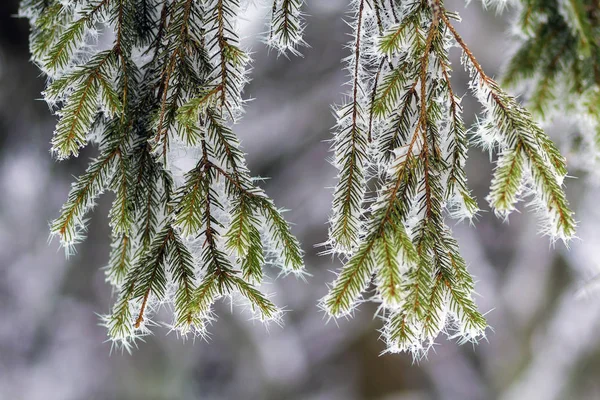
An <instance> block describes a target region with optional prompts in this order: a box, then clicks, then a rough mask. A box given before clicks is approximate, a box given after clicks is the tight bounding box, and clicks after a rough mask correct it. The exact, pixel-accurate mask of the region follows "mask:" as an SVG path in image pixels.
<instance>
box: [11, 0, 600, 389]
mask: <svg viewBox="0 0 600 400" xmlns="http://www.w3.org/2000/svg"><path fill="white" fill-rule="evenodd" d="M446 3H447V5H448V8H454V9H458V10H460V11H461V12H462V16H463V22H462V23H461V24H459V25H458V28H459V30H460V32H461V33H462V34H464V37H465V40H466V41H467V42H468V43H469V44H470V45H471V47H472V49H473V51H474V52H475V54H476V55H477V56H478V58H479V59H480V60H481V62H482V64H483V65H484V67H485V69H486V70H487V71H488V73H489V74H491V75H497V74H498V73H499V71H500V70H501V66H502V64H503V61H504V59H505V58H506V56H507V54H508V52H509V49H510V48H511V45H510V41H509V40H508V37H507V35H506V34H505V33H504V32H505V29H506V27H507V22H506V18H507V17H509V16H510V12H509V13H507V15H505V16H503V17H498V16H495V15H494V14H493V12H489V11H484V10H483V9H482V7H481V4H480V2H473V3H472V4H471V5H470V6H468V7H467V8H466V9H465V7H464V2H462V1H461V0H454V1H447V2H446ZM347 6H348V2H347V1H346V0H308V1H307V9H306V12H307V14H308V15H309V16H308V28H307V32H306V33H307V36H306V40H307V42H309V43H310V45H311V46H312V47H311V48H309V49H304V51H303V53H304V57H303V58H293V59H291V60H287V59H286V58H284V57H279V58H278V57H277V56H276V54H273V53H270V54H269V53H268V52H267V51H266V49H265V48H264V46H263V45H262V44H261V43H259V42H258V41H256V40H253V39H252V35H254V34H255V33H256V32H260V31H261V30H262V29H263V28H264V21H263V20H262V17H263V16H264V14H265V13H264V10H263V11H260V12H258V11H256V12H255V11H251V12H249V14H248V19H249V20H251V21H252V22H250V21H249V22H248V23H246V24H245V26H244V29H245V32H246V33H247V34H248V36H249V39H248V43H249V44H250V45H251V47H252V49H253V51H254V59H255V60H256V61H255V63H254V67H255V68H254V71H253V74H252V76H253V82H252V83H251V84H250V85H249V86H248V88H247V91H246V94H247V96H248V97H252V98H254V99H255V100H254V101H252V102H250V103H249V104H248V108H247V115H246V117H245V118H244V119H243V121H242V123H241V124H240V125H239V126H238V127H237V131H238V132H239V135H240V136H241V138H242V140H243V145H244V149H245V150H246V151H247V152H248V161H249V165H250V168H251V170H252V172H253V173H254V174H255V175H260V176H269V177H271V178H272V179H270V180H268V181H267V182H266V184H265V188H266V190H267V192H268V193H269V194H270V195H271V196H272V197H273V198H274V199H275V200H276V203H277V204H278V205H279V206H282V207H286V208H288V209H290V210H292V211H290V212H289V213H288V214H287V216H288V219H289V220H290V221H292V222H294V223H295V226H294V232H295V233H296V234H297V235H298V237H299V238H300V240H301V242H302V243H303V247H304V249H305V250H306V252H307V256H306V263H307V266H308V270H309V272H310V273H311V274H312V277H310V278H309V279H308V283H303V282H301V281H297V280H296V279H294V278H293V277H287V278H283V279H277V280H275V279H273V280H272V281H271V283H270V285H269V287H268V288H267V289H268V290H269V291H272V292H275V293H276V294H277V296H276V301H277V303H278V304H279V305H282V306H285V307H286V308H287V309H288V310H290V311H289V312H288V313H287V314H286V316H285V327H284V328H280V327H277V326H271V327H270V328H269V330H268V331H267V330H266V329H265V328H264V327H263V326H262V325H261V324H259V323H256V322H252V321H248V315H246V314H244V313H240V312H239V311H236V310H234V311H233V312H231V310H230V307H229V304H227V303H220V304H219V305H218V306H217V310H216V311H217V314H218V315H219V318H218V320H217V321H216V322H215V323H214V324H213V326H212V327H211V328H210V332H211V337H210V339H209V341H208V342H204V341H196V342H195V343H192V342H186V343H183V342H182V341H181V340H180V339H179V338H177V337H176V336H175V335H173V334H171V335H167V333H168V332H167V330H166V329H160V328H159V329H155V335H154V336H151V337H148V338H147V340H146V342H145V343H140V345H139V349H138V350H136V351H134V352H133V354H132V355H128V354H121V353H114V352H113V353H112V354H111V353H110V344H109V343H106V342H105V339H106V331H105V328H103V327H101V326H99V325H98V323H99V320H98V317H97V316H96V313H98V314H102V313H106V312H108V311H109V309H110V305H111V302H112V300H113V297H112V293H111V289H110V287H109V285H108V284H106V283H105V282H104V273H103V271H102V270H101V268H102V267H103V266H104V265H105V264H106V262H107V258H108V251H109V244H108V237H109V229H108V225H107V220H106V215H107V212H108V209H109V206H110V201H111V199H112V196H111V195H106V196H105V197H103V198H102V199H101V200H100V202H99V204H98V207H97V208H96V210H95V213H94V214H93V217H92V218H91V221H90V224H89V236H88V239H87V241H86V242H85V243H84V244H82V245H80V246H78V248H77V250H78V252H77V254H76V255H74V256H72V257H71V258H70V259H68V260H67V259H65V257H64V254H63V252H62V250H60V249H59V248H58V244H57V243H56V242H53V243H50V244H48V227H47V225H48V222H49V221H50V220H51V219H53V218H54V217H56V216H57V212H58V210H59V208H60V205H61V204H62V202H63V201H64V200H65V198H66V195H67V193H68V190H69V184H70V182H71V181H72V179H73V178H72V176H73V175H77V174H79V173H81V172H82V171H83V170H84V169H85V165H86V162H87V160H88V159H89V157H93V156H94V155H95V152H96V150H97V149H94V148H93V147H88V148H87V149H86V150H85V151H84V154H82V155H81V156H80V157H79V158H78V159H74V160H70V161H66V162H61V163H57V162H54V161H53V160H52V159H51V157H50V154H49V151H48V149H49V146H50V145H49V142H50V139H51V135H52V131H53V128H54V124H55V122H56V121H55V117H53V116H52V115H51V114H50V112H49V110H48V108H47V106H46V105H45V103H44V102H42V101H39V100H36V99H39V98H40V94H39V93H40V91H41V90H42V89H43V87H44V82H45V79H44V78H43V77H41V76H40V74H39V72H38V70H37V68H36V67H35V66H34V65H32V64H30V63H29V62H28V49H27V34H28V29H27V23H26V21H23V20H18V19H15V18H13V17H12V15H14V14H15V13H16V10H17V0H3V1H0V399H11V400H21V399H23V400H37V399H44V400H70V399H74V400H75V399H86V400H90V399H124V400H129V399H131V400H136V399H144V400H162V399H164V400H167V399H244V400H254V399H258V400H270V399H273V400H279V399H289V400H293V399H315V400H316V399H323V400H325V399H327V400H338V399H339V400H352V399H373V400H422V399H423V400H424V399H448V400H471V399H473V400H477V399H515V400H524V399H528V400H531V399H544V400H547V399H598V398H600V381H599V380H597V377H598V376H599V373H600V336H599V335H598V334H597V332H598V331H599V328H600V296H598V295H597V294H593V293H592V294H586V295H583V296H580V295H579V294H580V293H581V288H582V286H583V284H584V283H585V282H589V281H590V280H592V279H593V277H594V276H595V274H597V273H598V271H600V268H599V267H598V257H597V254H598V245H599V244H600V230H599V229H598V226H600V225H599V223H600V215H598V213H599V211H598V207H597V204H596V202H597V200H596V199H597V198H598V194H599V193H598V190H597V186H596V185H595V184H594V182H593V181H592V180H591V179H590V178H589V177H587V176H585V175H584V174H583V173H579V172H578V171H572V174H573V175H574V176H576V177H577V178H579V179H570V180H569V182H568V184H569V197H570V199H571V201H572V203H573V204H574V206H575V208H576V210H577V212H578V214H577V216H578V219H579V220H580V221H582V222H581V228H580V230H579V237H580V238H581V239H580V240H576V241H574V242H573V244H572V246H571V247H572V249H571V251H570V252H567V251H566V249H565V248H564V246H563V245H562V244H560V243H559V244H557V245H556V246H555V247H552V246H550V245H549V243H548V240H547V238H543V237H540V236H539V235H538V233H537V229H538V228H537V225H536V221H535V217H533V216H531V214H530V213H527V212H522V213H520V214H515V215H513V216H512V217H511V220H510V224H508V223H503V222H502V221H499V220H498V219H496V218H495V217H494V215H493V213H491V212H490V211H489V209H488V207H487V204H486V203H485V196H486V194H487V190H488V186H489V175H490V172H491V168H492V167H491V164H490V160H489V157H488V155H487V154H484V153H482V152H481V151H480V150H478V149H473V150H472V151H471V152H470V154H471V158H470V160H469V164H468V170H469V171H468V173H469V179H470V183H471V186H472V187H473V189H474V191H475V193H476V195H477V197H478V199H479V203H480V206H481V207H482V208H483V210H484V211H483V212H482V213H481V215H480V216H479V218H478V220H477V221H476V224H475V225H476V226H469V225H468V224H459V225H456V226H455V227H454V230H455V232H456V236H457V237H458V238H459V241H460V244H461V247H462V251H463V254H464V256H465V258H466V259H467V261H468V262H469V264H470V269H471V270H472V271H473V273H474V274H475V275H476V276H477V279H478V283H477V291H478V292H479V294H480V295H481V296H480V297H479V298H478V299H477V301H478V304H479V305H480V308H481V309H482V311H485V312H487V311H489V313H488V318H489V323H490V325H491V326H492V327H493V330H490V331H489V337H488V342H484V343H481V344H480V345H478V346H475V347H474V346H472V345H464V346H459V345H457V344H456V343H455V342H453V341H446V340H445V339H442V338H440V342H439V346H436V347H435V350H434V351H432V352H431V353H430V354H429V356H428V358H427V359H425V360H421V361H420V363H418V364H414V363H413V360H412V358H411V357H410V355H383V356H380V353H381V352H382V351H383V350H384V344H383V343H382V342H381V341H380V340H379V338H378V336H379V334H378V329H380V328H381V322H380V321H379V320H377V319H373V317H372V316H373V312H374V310H375V307H376V306H375V305H373V304H364V305H362V306H361V307H360V309H359V310H358V312H357V313H356V316H355V318H353V319H351V320H348V321H345V320H344V321H339V323H338V324H336V323H335V322H333V321H330V322H327V320H326V318H324V315H323V313H322V312H321V311H320V310H319V309H318V308H317V306H316V302H317V300H318V299H319V298H320V297H322V296H323V295H324V294H325V292H326V286H325V284H326V282H330V281H331V280H332V278H333V274H332V272H331V271H332V270H335V269H337V268H339V266H340V264H339V262H338V261H336V260H332V259H331V257H319V256H317V253H318V251H319V249H318V248H315V247H314V245H315V244H317V243H321V242H323V241H324V240H325V239H326V234H327V226H326V224H325V222H326V220H327V217H328V213H329V208H330V202H331V190H327V189H326V188H328V187H331V186H332V185H333V184H334V176H335V171H334V169H333V168H332V167H331V166H330V165H329V164H328V162H327V158H328V157H330V153H329V152H328V148H329V143H327V142H326V141H327V140H328V139H330V137H331V132H330V127H331V126H333V124H334V119H333V117H332V115H331V111H330V110H331V109H330V105H331V104H333V103H336V102H340V101H341V100H342V98H343V96H342V93H343V92H344V89H343V88H342V84H343V83H344V81H345V79H346V77H345V76H344V73H343V72H342V68H341V67H342V65H341V63H340V60H341V58H342V57H343V56H345V55H346V51H347V50H345V49H344V45H345V43H346V42H347V41H348V40H349V36H348V35H347V34H348V33H349V32H348V27H347V25H346V24H345V23H344V22H343V20H342V18H343V17H344V15H345V13H346V12H347V9H346V8H347ZM453 56H454V57H453V59H454V60H455V66H456V69H457V72H456V74H455V77H454V79H455V81H456V87H457V88H461V89H460V90H459V92H465V91H466V88H467V86H466V84H467V82H466V76H465V74H464V73H462V71H459V70H460V66H459V64H458V63H457V54H454V55H453ZM464 104H465V118H466V119H467V120H468V121H469V122H472V121H473V120H474V118H475V115H476V113H477V112H478V111H479V109H478V107H477V105H476V104H475V103H474V101H472V100H471V99H470V98H469V97H468V96H467V97H466V98H465V101H464ZM559 125H560V124H556V125H555V126H554V127H551V129H550V131H551V133H552V135H553V136H555V137H557V138H558V137H561V135H562V136H564V135H566V133H565V132H567V130H566V129H563V128H562V127H561V128H558V126H559ZM568 156H569V157H572V155H570V154H569V155H568ZM521 209H522V210H523V211H524V209H525V207H524V206H523V207H522V208H521ZM271 272H272V273H271V275H272V276H273V277H275V273H274V271H271ZM594 377H595V378H594Z"/></svg>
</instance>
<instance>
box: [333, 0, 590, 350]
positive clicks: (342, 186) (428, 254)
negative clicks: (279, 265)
mask: <svg viewBox="0 0 600 400" xmlns="http://www.w3.org/2000/svg"><path fill="white" fill-rule="evenodd" d="M350 3H351V8H352V12H353V18H352V22H351V26H352V29H353V38H352V41H351V43H350V45H349V47H350V49H351V54H350V56H349V57H348V58H347V59H346V63H347V71H348V74H349V76H350V83H349V86H350V93H349V94H348V101H347V102H346V104H344V105H343V106H341V107H339V108H338V109H337V117H338V119H337V125H336V128H335V139H334V145H333V151H334V153H335V157H334V161H333V163H334V165H335V166H336V167H337V168H338V170H339V175H338V178H339V182H338V184H337V186H336V188H335V192H334V200H333V214H332V217H331V228H330V242H329V245H330V247H331V251H332V252H334V253H336V254H340V255H341V256H342V257H343V258H344V259H345V260H346V261H345V265H344V266H343V268H342V269H341V271H340V272H339V274H338V276H337V279H336V280H335V281H334V282H333V283H332V284H331V286H330V291H329V293H328V295H327V296H326V297H325V298H324V299H323V300H322V302H321V304H322V306H323V308H324V309H325V310H326V311H327V312H328V313H329V314H330V315H332V316H333V317H344V316H347V315H349V314H351V313H352V312H353V310H354V308H355V307H356V305H357V304H358V303H359V302H360V301H361V299H362V297H361V296H362V294H363V293H364V292H365V291H366V290H367V288H368V287H369V285H370V284H371V283H373V284H374V286H375V288H376V294H375V300H376V301H378V302H380V303H381V306H380V313H381V314H382V315H383V318H384V320H385V326H384V329H383V336H384V338H385V339H386V341H387V346H388V351H391V352H396V351H405V350H407V351H412V352H413V353H415V354H419V353H420V352H422V351H425V350H427V348H428V347H429V346H430V345H431V344H432V343H433V342H434V340H435V339H436V338H437V337H438V335H439V334H440V332H445V333H447V334H448V335H456V336H459V337H461V338H462V340H472V341H476V340H477V339H478V338H481V337H482V336H484V335H485V330H486V321H485V319H484V317H483V315H482V314H481V313H480V312H479V311H478V310H477V306H476V304H475V302H474V300H473V294H474V282H473V277H472V276H471V274H470V273H469V272H468V270H467V266H466V263H465V260H464V259H463V258H462V256H461V255H460V251H459V248H458V244H457V242H456V240H455V239H454V238H453V237H452V232H451V230H450V228H449V226H448V225H447V223H446V219H447V217H450V218H457V219H465V218H466V219H471V218H472V217H473V216H474V215H475V214H476V212H477V211H478V209H477V203H476V201H475V199H474V198H473V197H472V196H471V192H470V190H469V187H468V185H467V179H466V175H465V170H464V168H465V161H466V159H467V147H468V145H469V142H470V140H469V139H468V138H467V130H466V128H465V125H464V123H463V119H462V115H461V114H462V108H461V99H460V98H459V97H458V96H457V91H456V90H455V89H454V88H453V87H452V82H451V73H452V69H451V65H450V61H449V51H450V49H451V48H453V47H457V48H458V49H459V50H460V51H461V52H462V63H463V66H464V67H465V69H466V70H467V71H468V73H469V74H470V89H471V92H472V93H473V95H474V96H475V97H476V98H477V99H478V100H479V102H480V103H481V105H482V107H483V114H484V115H483V118H482V119H481V120H480V122H479V123H478V125H477V126H476V127H475V129H474V132H473V141H474V142H475V143H478V144H479V145H481V146H482V147H483V148H484V149H486V150H488V151H490V152H494V153H495V154H496V155H497V160H496V168H495V170H494V175H493V179H492V182H491V192H490V195H489V197H488V201H489V203H490V206H491V207H492V208H493V209H494V210H495V212H496V214H497V215H498V216H500V217H502V218H506V217H507V216H508V214H509V213H510V212H512V211H513V210H514V209H515V207H516V204H517V203H518V201H519V200H520V199H522V198H530V199H531V203H532V204H533V206H534V208H535V209H536V210H537V211H538V212H539V213H540V214H541V215H542V218H543V221H544V222H543V230H544V232H545V233H547V234H548V235H550V236H551V237H552V238H553V239H562V240H568V239H569V238H571V237H572V236H573V234H574V232H575V221H574V220H573V214H572V212H571V210H570V209H569V205H568V202H567V200H566V198H565V194H564V192H563V188H562V182H563V179H564V177H565V175H566V166H565V160H564V158H563V157H562V156H561V154H560V153H559V151H558V149H557V148H556V146H555V145H554V144H553V143H552V141H551V140H550V139H549V137H548V136H547V135H546V134H545V133H544V131H543V130H542V129H541V128H540V126H539V125H538V124H537V123H536V122H535V120H534V118H533V117H532V115H531V114H530V113H529V111H527V110H526V109H525V108H523V106H521V105H520V104H519V103H518V102H517V101H516V100H515V99H514V98H513V97H511V96H509V95H508V94H506V92H504V91H503V90H502V88H501V87H500V86H499V85H498V84H497V83H496V82H495V81H494V80H493V79H492V78H491V77H490V76H488V75H486V73H485V71H484V70H483V68H482V66H481V65H480V64H479V63H478V62H477V59H476V58H475V55H474V54H473V53H472V52H471V51H470V50H469V47H468V46H467V44H466V43H465V41H464V40H463V39H462V38H461V36H460V35H459V33H458V32H457V30H456V29H455V27H454V24H455V23H456V22H457V21H459V17H458V15H457V14H456V13H454V12H451V11H448V10H447V9H446V8H445V6H444V3H443V1H441V0H420V1H414V0H413V1H383V0H352V1H351V2H350ZM487 3H495V5H497V6H499V7H502V6H503V5H504V2H501V1H496V2H487ZM524 3H527V4H530V3H536V4H537V3H539V4H540V5H539V6H538V7H545V6H541V4H544V5H545V4H547V3H548V2H546V1H543V2H542V1H540V2H531V1H524ZM549 3H552V2H549ZM572 3H577V1H575V2H572ZM488 5H491V4H488ZM532 7H533V6H532ZM525 13H526V12H525ZM577 26H579V25H577ZM573 35H575V33H573ZM560 40H564V39H560ZM550 47H551V46H549V48H550ZM553 48H554V47H553ZM534 57H535V56H534ZM516 69H519V70H520V69H521V68H520V67H518V68H516Z"/></svg>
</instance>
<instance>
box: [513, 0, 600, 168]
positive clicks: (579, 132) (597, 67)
mask: <svg viewBox="0 0 600 400" xmlns="http://www.w3.org/2000/svg"><path fill="white" fill-rule="evenodd" d="M519 8H520V10H519V12H518V16H517V18H515V20H514V22H513V29H512V30H513V32H514V35H513V36H514V37H515V39H516V41H517V45H518V46H517V48H516V51H515V52H514V54H513V56H512V57H511V59H510V61H509V62H508V65H507V66H506V71H505V73H504V82H503V83H504V84H505V85H507V86H509V87H512V88H516V89H518V90H520V91H521V92H523V93H524V94H525V97H526V98H527V101H528V108H529V109H530V110H531V112H532V113H533V114H534V116H535V117H538V118H540V119H541V120H543V121H544V122H548V123H549V122H551V121H552V120H553V119H554V118H555V117H557V116H560V118H561V119H563V120H564V119H565V118H568V119H570V120H571V121H572V122H574V125H575V127H576V129H575V131H576V135H565V134H563V135H561V139H562V140H563V141H565V142H567V141H570V142H571V143H570V147H571V148H572V150H573V152H574V153H576V154H578V155H579V156H578V157H574V161H575V162H576V163H577V165H576V166H577V167H582V168H585V169H587V170H589V171H590V172H592V173H595V171H596V170H597V168H596V167H597V163H598V160H599V159H600V42H599V41H598V37H599V35H600V3H599V2H598V1H597V0H528V1H521V2H520V7H519Z"/></svg>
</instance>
